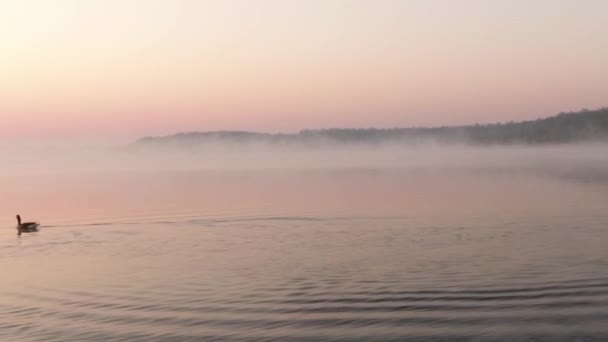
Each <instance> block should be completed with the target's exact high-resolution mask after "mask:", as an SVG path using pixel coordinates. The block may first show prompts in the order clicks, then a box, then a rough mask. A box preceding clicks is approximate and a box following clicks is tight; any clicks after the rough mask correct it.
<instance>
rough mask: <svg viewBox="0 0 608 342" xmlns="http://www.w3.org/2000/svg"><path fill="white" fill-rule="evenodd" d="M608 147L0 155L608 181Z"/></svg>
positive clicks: (42, 167) (192, 166) (25, 167)
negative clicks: (397, 170) (487, 173)
mask: <svg viewBox="0 0 608 342" xmlns="http://www.w3.org/2000/svg"><path fill="white" fill-rule="evenodd" d="M607 147H608V144H606V143H580V144H562V145H512V146H498V145H494V146H479V145H466V144H449V145H447V144H437V143H430V142H429V143H424V144H416V145H403V144H397V143H385V144H373V145H372V144H368V145H354V144H330V143H322V144H318V145H315V146H309V145H296V144H293V145H280V144H264V143H220V142H216V143H207V144H204V145H200V146H196V147H189V148H184V147H158V148H150V147H146V148H133V147H132V146H125V147H54V148H43V147H28V148H3V149H2V150H0V152H1V153H2V156H3V157H2V159H1V161H0V166H1V171H0V173H1V174H16V175H36V174H45V173H60V174H66V173H67V174H70V173H104V172H167V171H196V170H206V171H246V170H267V169H273V170H336V169H401V170H406V171H407V170H409V171H412V172H433V173H446V174H449V173H453V172H465V173H467V172H490V173H500V174H505V173H534V174H546V175H552V176H562V177H574V178H580V179H583V180H604V179H605V178H608V154H607V153H605V151H606V150H607Z"/></svg>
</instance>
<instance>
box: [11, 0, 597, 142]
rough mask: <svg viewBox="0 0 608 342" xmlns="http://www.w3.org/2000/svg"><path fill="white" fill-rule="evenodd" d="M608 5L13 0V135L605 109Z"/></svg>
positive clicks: (116, 134) (110, 136) (393, 121)
mask: <svg viewBox="0 0 608 342" xmlns="http://www.w3.org/2000/svg"><path fill="white" fill-rule="evenodd" d="M606 13H608V2H606V1H602V0H583V1H573V0H572V1H569V0H554V1H553V0H551V1H550V0H537V1H523V0H515V1H482V0H463V1H448V0H443V1H441V0H435V1H422V0H420V1H415V0H411V1H405V0H404V1H397V0H377V1H372V0H369V1H366V0H352V1H339V0H313V1H295V0H281V1H280V0H258V1H253V0H252V1H245V0H242V1H237V0H235V1H219V0H218V1H195V0H164V1H163V0H158V1H145V0H125V1H122V0H120V1H119V0H103V1H102V0H99V1H96V0H88V1H77V0H57V1H53V2H48V1H44V0H40V1H35V0H6V1H2V2H0V43H1V44H2V51H3V53H2V54H0V75H2V81H1V82H0V116H1V118H2V121H3V122H2V125H0V142H2V143H11V142H14V141H18V140H22V139H23V136H29V137H35V139H36V140H38V141H41V142H45V141H55V140H66V141H67V140H79V141H87V140H90V141H100V140H107V141H111V142H123V141H130V140H134V139H137V138H138V137H140V136H144V135H157V134H170V133H174V132H178V131H192V130H218V129H238V130H256V131H270V132H275V131H297V130H300V129H303V128H325V127H372V126H373V127H394V126H416V125H425V126H427V125H443V124H466V123H474V122H494V121H509V120H525V119H534V118H537V117H542V116H548V115H553V114H555V113H557V112H560V111H568V110H578V109H580V108H583V107H586V108H596V107H603V106H607V105H608V97H607V95H608V63H606V61H607V60H608V25H606V23H605V14H606Z"/></svg>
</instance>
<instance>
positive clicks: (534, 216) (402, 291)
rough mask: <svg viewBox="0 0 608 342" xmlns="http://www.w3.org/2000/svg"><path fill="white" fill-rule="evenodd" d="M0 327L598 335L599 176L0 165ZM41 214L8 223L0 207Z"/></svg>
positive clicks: (372, 336)
mask: <svg viewBox="0 0 608 342" xmlns="http://www.w3.org/2000/svg"><path fill="white" fill-rule="evenodd" d="M0 182H1V184H2V187H3V195H2V197H1V198H0V214H1V217H2V219H1V220H0V223H2V226H3V227H5V228H4V229H2V230H1V231H0V269H1V270H2V273H3V277H2V281H1V282H0V340H1V341H45V342H46V341H212V340H252V341H258V340H280V341H291V340H303V341H317V340H353V341H354V340H413V341H444V340H445V341H606V340H608V248H607V247H606V246H607V243H608V201H607V199H608V186H607V184H606V183H605V182H599V181H591V182H585V181H580V180H577V179H560V178H555V177H544V176H531V175H514V174H503V173H494V174H486V173H469V172H467V173H458V172H450V173H447V172H444V173H442V172H435V173H425V172H415V171H411V170H410V171H400V170H336V171H255V172H227V173H221V172H174V173H170V172H167V173H142V174H136V173H123V174H117V173H113V174H110V173H108V174H85V175H61V174H57V175H52V176H51V175H46V176H44V177H43V176H38V177H31V176H30V177H28V178H27V179H25V177H22V176H14V175H13V176H8V175H5V176H2V178H0ZM17 212H19V213H21V214H22V216H24V218H25V219H36V220H40V221H42V223H43V227H42V229H41V231H40V232H38V233H31V234H24V235H23V236H21V237H17V236H16V232H15V229H14V222H13V217H14V215H15V214H16V213H17Z"/></svg>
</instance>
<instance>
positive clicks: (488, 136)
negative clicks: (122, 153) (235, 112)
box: [135, 108, 608, 147]
mask: <svg viewBox="0 0 608 342" xmlns="http://www.w3.org/2000/svg"><path fill="white" fill-rule="evenodd" d="M597 140H608V108H603V109H599V110H584V111H581V112H576V113H561V114H558V115H556V116H552V117H548V118H544V119H538V120H534V121H523V122H509V123H496V124H486V125H478V124H476V125H468V126H446V127H432V128H418V127H413V128H389V129H376V128H359V129H344V128H332V129H324V130H303V131H300V132H299V133H295V134H269V133H255V132H242V131H217V132H188V133H178V134H174V135H169V136H164V137H145V138H142V139H140V140H138V141H137V142H136V144H135V146H137V147H144V146H148V147H151V146H197V145H202V144H206V143H218V142H219V143H229V144H241V143H272V144H304V145H315V144H323V143H342V144H376V143H384V142H403V143H418V142H427V141H433V142H438V143H455V142H461V143H471V144H484V145H485V144H538V143H550V144H552V143H569V142H579V141H597Z"/></svg>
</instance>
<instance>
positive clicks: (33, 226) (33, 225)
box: [17, 215, 40, 235]
mask: <svg viewBox="0 0 608 342" xmlns="http://www.w3.org/2000/svg"><path fill="white" fill-rule="evenodd" d="M38 226H40V224H39V223H38V222H21V216H20V215H17V232H18V235H21V233H30V232H37V231H38Z"/></svg>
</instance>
